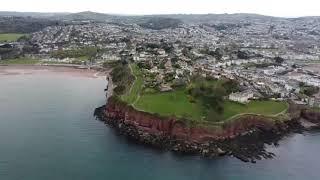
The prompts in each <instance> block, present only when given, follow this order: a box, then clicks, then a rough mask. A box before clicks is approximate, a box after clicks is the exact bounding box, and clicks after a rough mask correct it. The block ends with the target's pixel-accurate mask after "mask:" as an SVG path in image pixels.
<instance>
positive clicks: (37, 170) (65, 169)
mask: <svg viewBox="0 0 320 180" xmlns="http://www.w3.org/2000/svg"><path fill="white" fill-rule="evenodd" d="M105 87H106V80H105V78H104V77H98V78H92V77H86V76H78V75H76V76H75V75H68V74H66V73H64V74H59V73H58V72H57V73H29V74H28V73H27V74H11V75H8V74H7V75H4V74H2V75H0V180H129V179H130V180H287V179H288V180H317V179H320V171H319V170H320V155H319V154H318V153H319V152H320V151H319V150H320V133H317V132H312V133H311V132H309V133H304V134H291V135H288V136H287V137H285V138H284V139H283V140H282V141H280V143H279V146H277V147H275V146H268V147H267V149H268V150H269V151H271V152H273V153H275V154H276V157H275V158H274V159H267V160H261V161H257V163H256V164H252V163H244V162H242V161H240V160H238V159H236V158H233V157H218V158H213V159H208V158H203V157H199V156H181V155H177V154H174V153H172V152H167V151H159V150H156V149H152V148H148V147H145V146H142V145H138V144H135V143H132V142H130V141H128V140H127V139H126V138H124V137H122V136H121V135H119V134H118V133H117V132H115V131H114V129H112V128H110V127H108V126H106V125H105V124H104V123H102V122H100V121H98V120H96V119H95V117H94V116H93V113H94V110H95V108H97V107H99V106H101V105H103V104H105V102H106V98H105V92H104V89H105Z"/></svg>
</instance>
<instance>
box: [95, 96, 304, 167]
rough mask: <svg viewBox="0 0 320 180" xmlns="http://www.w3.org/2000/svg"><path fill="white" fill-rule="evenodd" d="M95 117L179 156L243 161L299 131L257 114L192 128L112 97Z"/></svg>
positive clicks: (292, 124)
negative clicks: (266, 144) (289, 133)
mask: <svg viewBox="0 0 320 180" xmlns="http://www.w3.org/2000/svg"><path fill="white" fill-rule="evenodd" d="M95 114H96V116H97V117H99V119H100V120H102V121H104V122H105V123H106V124H108V125H111V126H113V127H114V128H116V129H117V130H118V131H119V132H120V133H121V134H123V135H125V136H127V137H128V138H130V139H133V140H135V141H136V142H140V143H143V144H147V145H150V146H154V147H157V148H161V149H167V150H172V151H175V152H180V153H192V154H201V155H204V156H218V155H225V154H228V155H234V156H236V157H237V158H239V159H241V160H243V161H246V162H248V161H251V162H255V159H261V158H271V157H272V156H273V154H272V153H268V152H266V151H265V148H264V146H265V143H268V144H270V143H277V141H278V140H279V139H280V138H281V137H282V136H283V135H285V134H286V133H288V132H289V131H291V130H292V129H298V128H300V124H299V122H298V121H297V120H291V121H287V122H278V121H273V120H271V119H268V118H266V117H263V116H258V115H248V116H243V117H241V118H239V119H237V120H234V121H232V122H229V123H225V124H223V125H219V126H212V125H201V124H196V125H193V124H188V123H187V121H183V120H179V119H177V118H174V117H171V118H169V117H160V116H157V115H154V114H150V113H147V112H141V111H137V110H136V109H134V108H133V107H131V106H128V105H126V104H125V103H123V102H121V101H119V100H118V99H117V98H113V97H111V98H109V100H108V103H107V105H105V106H103V107H100V108H97V109H96V112H95Z"/></svg>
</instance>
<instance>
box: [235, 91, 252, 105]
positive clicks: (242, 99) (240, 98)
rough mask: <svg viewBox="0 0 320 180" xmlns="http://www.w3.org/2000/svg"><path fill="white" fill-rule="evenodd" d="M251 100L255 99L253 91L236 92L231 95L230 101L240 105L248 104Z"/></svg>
mask: <svg viewBox="0 0 320 180" xmlns="http://www.w3.org/2000/svg"><path fill="white" fill-rule="evenodd" d="M251 98H253V92H251V91H243V92H236V93H232V94H230V95H229V100H231V101H235V102H239V103H248V102H249V99H251Z"/></svg>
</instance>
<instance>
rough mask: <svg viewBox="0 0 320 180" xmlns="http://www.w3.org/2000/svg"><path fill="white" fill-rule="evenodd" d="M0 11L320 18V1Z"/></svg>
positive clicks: (52, 4) (106, 0) (67, 0)
mask: <svg viewBox="0 0 320 180" xmlns="http://www.w3.org/2000/svg"><path fill="white" fill-rule="evenodd" d="M2 1H3V2H1V5H0V11H25V12H26V11H32V12H80V11H89V10H90V11H96V12H102V13H115V14H176V13H183V14H191V13H192V14H206V13H257V14H263V15H272V16H284V17H297V16H320V0H2Z"/></svg>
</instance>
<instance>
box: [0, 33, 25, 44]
mask: <svg viewBox="0 0 320 180" xmlns="http://www.w3.org/2000/svg"><path fill="white" fill-rule="evenodd" d="M24 35H25V34H16V33H9V34H0V42H13V41H17V40H18V39H19V38H20V37H21V36H24Z"/></svg>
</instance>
